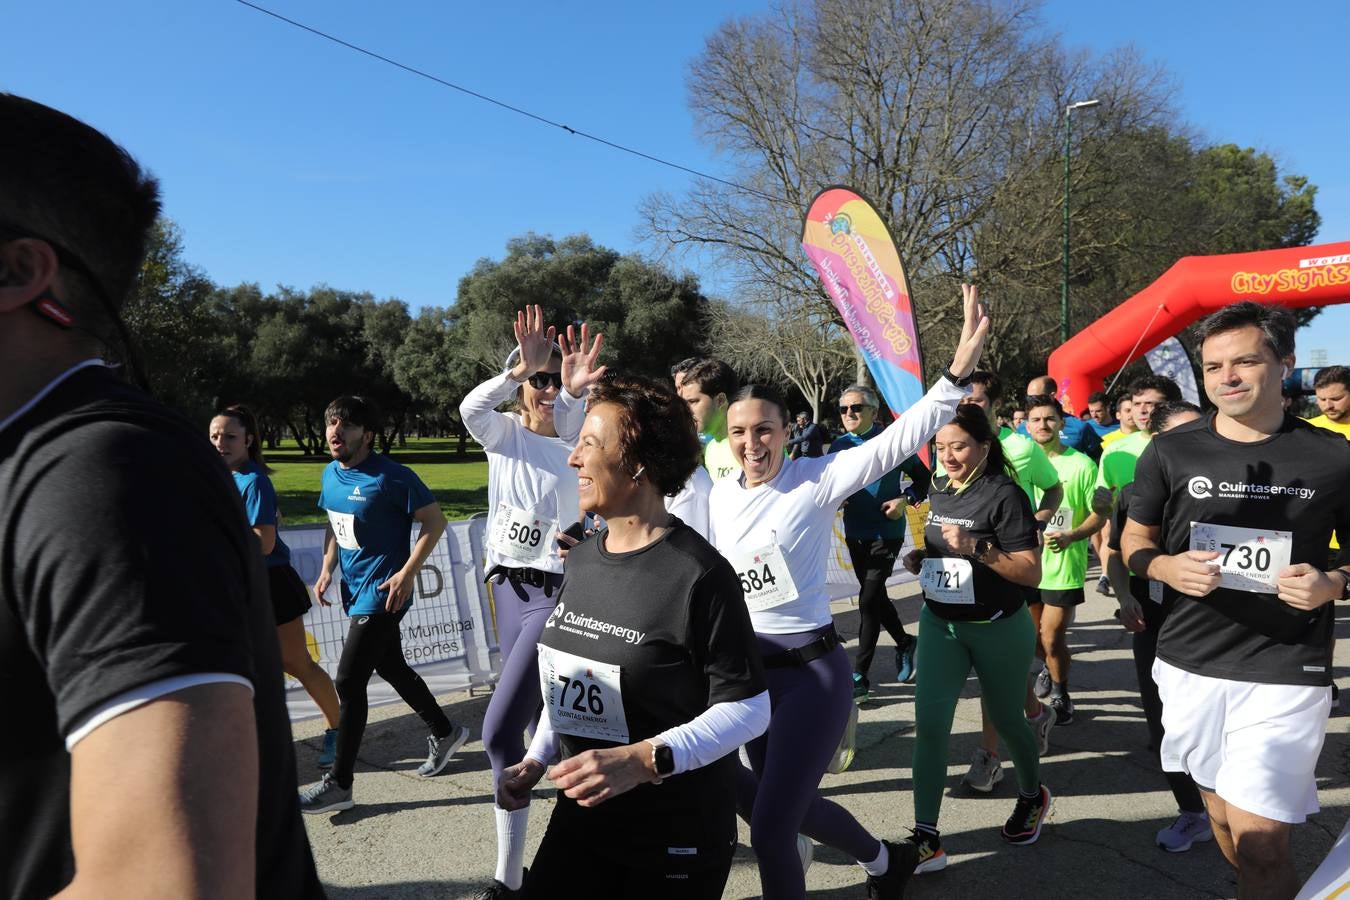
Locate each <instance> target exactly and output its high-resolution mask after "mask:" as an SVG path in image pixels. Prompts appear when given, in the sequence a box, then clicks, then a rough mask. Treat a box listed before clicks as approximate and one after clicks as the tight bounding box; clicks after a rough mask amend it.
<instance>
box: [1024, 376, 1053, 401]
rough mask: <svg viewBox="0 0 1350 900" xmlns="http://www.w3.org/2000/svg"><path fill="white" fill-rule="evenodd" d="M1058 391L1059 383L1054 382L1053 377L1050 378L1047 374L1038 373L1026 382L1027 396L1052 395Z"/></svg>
mask: <svg viewBox="0 0 1350 900" xmlns="http://www.w3.org/2000/svg"><path fill="white" fill-rule="evenodd" d="M1058 392H1059V385H1058V384H1056V383H1055V379H1053V378H1051V377H1050V376H1049V375H1039V376H1037V377H1036V378H1033V379H1031V380H1030V381H1028V382H1027V396H1028V397H1041V396H1046V395H1048V396H1051V397H1053V396H1055V394H1056V393H1058Z"/></svg>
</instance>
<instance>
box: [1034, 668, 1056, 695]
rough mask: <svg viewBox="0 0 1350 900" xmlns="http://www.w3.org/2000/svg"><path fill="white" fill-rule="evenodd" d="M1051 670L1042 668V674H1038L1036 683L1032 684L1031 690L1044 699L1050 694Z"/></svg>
mask: <svg viewBox="0 0 1350 900" xmlns="http://www.w3.org/2000/svg"><path fill="white" fill-rule="evenodd" d="M1051 687H1052V685H1051V684H1050V670H1049V669H1041V671H1040V674H1039V675H1037V676H1036V683H1035V684H1034V685H1032V687H1031V690H1032V692H1033V693H1035V695H1036V696H1037V697H1040V698H1041V699H1042V700H1044V699H1045V698H1046V697H1049V696H1050V688H1051Z"/></svg>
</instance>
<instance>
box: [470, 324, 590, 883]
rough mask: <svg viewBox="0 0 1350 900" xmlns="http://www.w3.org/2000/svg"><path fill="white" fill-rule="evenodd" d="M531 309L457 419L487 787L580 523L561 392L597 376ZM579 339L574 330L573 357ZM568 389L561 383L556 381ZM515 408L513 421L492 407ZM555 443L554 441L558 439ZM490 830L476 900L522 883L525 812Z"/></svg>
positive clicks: (519, 745) (520, 712)
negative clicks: (477, 554)
mask: <svg viewBox="0 0 1350 900" xmlns="http://www.w3.org/2000/svg"><path fill="white" fill-rule="evenodd" d="M543 318H544V316H543V311H542V310H541V309H540V307H539V306H534V307H528V308H526V309H524V310H522V311H520V312H519V313H517V315H516V321H515V324H514V336H515V339H516V343H517V347H516V349H515V350H513V351H512V352H511V355H510V356H508V357H507V359H506V365H505V367H504V370H503V372H502V374H500V375H497V376H496V377H494V378H490V379H488V380H487V381H485V382H483V383H482V384H480V385H478V387H476V388H474V389H473V390H472V391H470V392H469V393H468V395H467V396H465V398H464V401H463V402H462V403H461V404H460V407H459V412H460V416H461V417H462V418H463V421H464V426H465V427H466V428H467V429H468V430H469V434H471V435H473V437H474V439H475V440H477V441H478V442H479V443H480V444H482V445H483V449H484V450H485V451H486V452H487V458H488V503H489V509H490V512H489V516H488V523H487V537H486V542H485V543H486V544H487V548H486V553H485V556H486V559H485V561H484V564H483V570H484V571H485V572H486V573H487V577H488V578H489V579H490V580H491V581H492V582H493V583H494V587H493V591H492V598H493V603H494V606H495V608H496V622H497V634H498V641H499V644H500V648H501V660H502V662H501V676H500V678H498V680H497V686H496V689H495V690H494V691H493V693H492V699H491V700H490V701H489V703H488V708H487V713H486V714H485V715H484V717H483V746H484V747H485V749H486V750H487V755H488V761H489V763H490V764H491V765H492V774H493V778H494V779H498V778H500V777H501V773H502V770H503V769H505V768H506V767H508V766H512V765H515V764H516V763H518V762H520V760H521V758H522V757H523V756H524V755H525V742H524V739H523V735H524V733H525V729H526V728H528V727H530V726H532V724H533V723H534V721H535V719H537V718H538V715H539V708H540V707H539V691H538V678H539V675H538V668H537V665H536V662H535V651H534V647H535V642H536V641H538V640H539V633H540V632H541V631H542V630H543V628H544V622H545V620H546V619H548V614H549V613H550V612H552V610H553V604H554V602H555V600H556V599H557V593H558V590H559V588H560V587H561V585H562V571H563V564H562V560H561V559H559V557H558V543H557V537H558V533H559V530H560V529H564V528H566V527H567V526H568V525H570V524H571V523H572V522H574V521H576V519H577V518H578V516H579V515H580V509H579V507H578V502H577V476H576V473H575V472H574V471H573V470H572V469H571V467H570V466H568V464H567V459H568V457H569V456H570V455H571V453H572V446H573V444H574V443H575V439H576V432H577V431H578V430H579V429H580V427H581V423H580V416H579V415H576V416H574V417H573V418H575V419H576V421H573V422H570V423H569V422H568V421H567V417H568V411H569V410H575V412H576V413H578V414H579V413H581V412H582V411H583V410H582V407H581V404H580V403H576V404H574V405H572V406H568V405H567V404H566V402H559V401H560V400H564V401H565V398H563V396H562V395H563V394H564V392H565V387H564V385H565V384H566V385H568V386H571V387H574V388H575V389H576V390H577V391H580V392H582V393H584V392H585V390H586V388H587V386H588V385H589V384H590V382H591V381H592V380H593V379H594V378H595V377H598V376H599V375H601V374H603V373H604V369H603V367H602V368H600V369H598V370H596V371H594V372H592V367H593V363H594V361H595V358H596V356H597V355H598V354H599V350H600V344H601V340H602V339H601V337H600V336H598V335H597V336H596V338H595V341H594V345H593V346H591V347H590V348H589V353H586V352H580V353H576V354H574V353H572V352H571V350H572V342H571V340H569V339H568V338H564V339H563V342H564V345H565V346H566V348H567V350H568V352H567V353H564V352H563V347H560V346H559V345H558V344H556V343H554V340H553V337H554V329H553V327H552V326H550V327H549V328H548V329H547V330H545V328H544V324H543ZM588 337H589V334H588V332H587V329H586V328H585V326H583V327H582V337H581V346H580V348H579V349H580V350H583V351H584V350H586V349H587V348H586V347H585V345H586V343H587V340H588ZM565 376H567V377H571V378H572V381H569V382H564V377H565ZM513 398H514V400H515V412H514V413H503V412H497V411H496V407H497V406H499V405H500V404H502V403H505V402H507V401H508V400H511V399H513ZM560 435H561V436H560ZM494 813H495V817H496V827H497V870H496V877H495V879H494V881H493V883H492V884H491V885H490V886H489V887H488V888H486V889H485V890H484V891H483V892H482V893H481V894H480V897H482V898H484V900H492V898H508V897H512V896H514V895H515V892H516V891H518V890H520V886H521V882H522V879H523V874H524V873H523V869H522V860H523V858H524V853H525V836H526V828H527V826H528V824H529V819H528V817H529V807H528V806H525V807H522V808H520V809H518V810H513V811H508V810H504V809H502V808H501V807H496V808H495V809H494Z"/></svg>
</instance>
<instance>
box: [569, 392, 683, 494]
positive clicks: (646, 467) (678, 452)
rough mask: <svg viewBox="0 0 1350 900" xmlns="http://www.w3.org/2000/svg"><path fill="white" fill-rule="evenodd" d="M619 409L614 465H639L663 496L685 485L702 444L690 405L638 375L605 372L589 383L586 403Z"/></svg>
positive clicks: (626, 468) (633, 471)
mask: <svg viewBox="0 0 1350 900" xmlns="http://www.w3.org/2000/svg"><path fill="white" fill-rule="evenodd" d="M601 403H609V404H612V405H614V406H616V407H618V408H619V465H620V466H621V467H622V468H623V470H624V471H625V472H628V473H629V474H631V475H636V474H637V473H638V471H639V470H641V471H642V474H643V475H645V476H646V477H647V478H650V479H651V482H652V484H654V485H656V489H657V490H658V491H660V492H661V494H662V495H664V496H666V497H674V496H675V495H676V494H678V493H679V492H680V491H681V490H683V489H684V486H685V484H686V483H687V482H688V481H689V477H690V476H691V475H693V474H694V470H695V469H697V468H698V466H699V463H701V462H702V460H703V444H702V443H700V442H699V439H698V432H697V430H695V428H694V415H693V413H691V412H690V411H689V404H688V403H686V402H685V401H684V400H681V399H680V398H679V397H678V396H677V395H676V394H675V392H674V391H673V390H672V389H671V388H669V387H667V386H666V385H664V384H661V383H660V382H657V381H653V380H652V379H650V378H643V377H641V376H638V375H609V376H606V377H605V378H602V379H601V380H600V381H599V382H598V383H597V384H596V385H594V386H593V387H592V388H591V392H590V398H589V399H588V400H587V401H586V408H587V409H591V408H593V407H595V406H597V405H598V404H601Z"/></svg>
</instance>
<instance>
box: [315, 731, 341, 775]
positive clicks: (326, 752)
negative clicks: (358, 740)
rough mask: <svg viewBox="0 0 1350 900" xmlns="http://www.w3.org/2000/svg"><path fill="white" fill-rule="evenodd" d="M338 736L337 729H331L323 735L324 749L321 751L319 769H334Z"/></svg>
mask: <svg viewBox="0 0 1350 900" xmlns="http://www.w3.org/2000/svg"><path fill="white" fill-rule="evenodd" d="M337 736H338V730H337V729H336V728H329V729H328V730H327V731H325V732H324V733H323V749H322V750H320V751H319V768H320V769H331V768H333V760H335V759H337Z"/></svg>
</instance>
